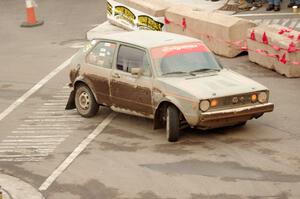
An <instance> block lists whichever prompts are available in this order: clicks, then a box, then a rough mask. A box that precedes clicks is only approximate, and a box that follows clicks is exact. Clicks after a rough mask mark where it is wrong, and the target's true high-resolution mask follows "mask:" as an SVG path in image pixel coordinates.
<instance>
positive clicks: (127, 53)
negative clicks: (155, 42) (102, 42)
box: [117, 45, 151, 76]
mask: <svg viewBox="0 0 300 199" xmlns="http://www.w3.org/2000/svg"><path fill="white" fill-rule="evenodd" d="M132 68H142V69H143V73H142V74H143V75H144V76H151V72H150V64H149V62H148V59H147V54H146V52H145V51H143V50H140V49H137V48H132V47H128V46H124V45H122V46H120V49H119V53H118V58H117V69H118V70H121V71H124V72H128V73H130V72H131V69H132Z"/></svg>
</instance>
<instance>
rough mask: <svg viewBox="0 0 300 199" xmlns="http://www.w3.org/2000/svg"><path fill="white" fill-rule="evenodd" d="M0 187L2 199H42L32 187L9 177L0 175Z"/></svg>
mask: <svg viewBox="0 0 300 199" xmlns="http://www.w3.org/2000/svg"><path fill="white" fill-rule="evenodd" d="M0 186H1V187H2V194H3V199H24V198H30V199H44V197H43V195H42V194H41V193H40V192H39V191H38V190H37V189H35V188H34V187H33V186H31V185H30V184H28V183H27V182H24V181H22V180H20V179H19V178H15V177H12V176H9V175H5V174H0Z"/></svg>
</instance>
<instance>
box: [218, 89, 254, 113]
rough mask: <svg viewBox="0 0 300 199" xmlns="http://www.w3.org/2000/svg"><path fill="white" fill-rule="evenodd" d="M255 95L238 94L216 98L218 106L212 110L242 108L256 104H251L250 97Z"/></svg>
mask: <svg viewBox="0 0 300 199" xmlns="http://www.w3.org/2000/svg"><path fill="white" fill-rule="evenodd" d="M252 94H255V93H246V94H239V95H232V96H226V97H221V98H217V100H218V106H217V107H216V108H214V109H226V108H228V107H243V106H247V105H249V104H256V103H258V102H256V103H252V102H251V95H252ZM256 94H257V93H256Z"/></svg>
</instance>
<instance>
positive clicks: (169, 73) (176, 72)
mask: <svg viewBox="0 0 300 199" xmlns="http://www.w3.org/2000/svg"><path fill="white" fill-rule="evenodd" d="M173 74H187V72H184V71H173V72H168V73H164V74H163V75H173Z"/></svg>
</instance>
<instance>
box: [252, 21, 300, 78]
mask: <svg viewBox="0 0 300 199" xmlns="http://www.w3.org/2000/svg"><path fill="white" fill-rule="evenodd" d="M299 35H300V32H297V31H294V30H290V29H287V28H285V27H282V26H279V25H261V26H258V27H255V28H251V29H249V30H248V39H247V44H248V52H249V60H250V61H252V62H255V63H257V64H259V65H261V66H263V67H266V68H269V69H272V70H275V71H276V72H278V73H279V74H282V75H285V76H287V77H300V43H299V41H298V36H299Z"/></svg>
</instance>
